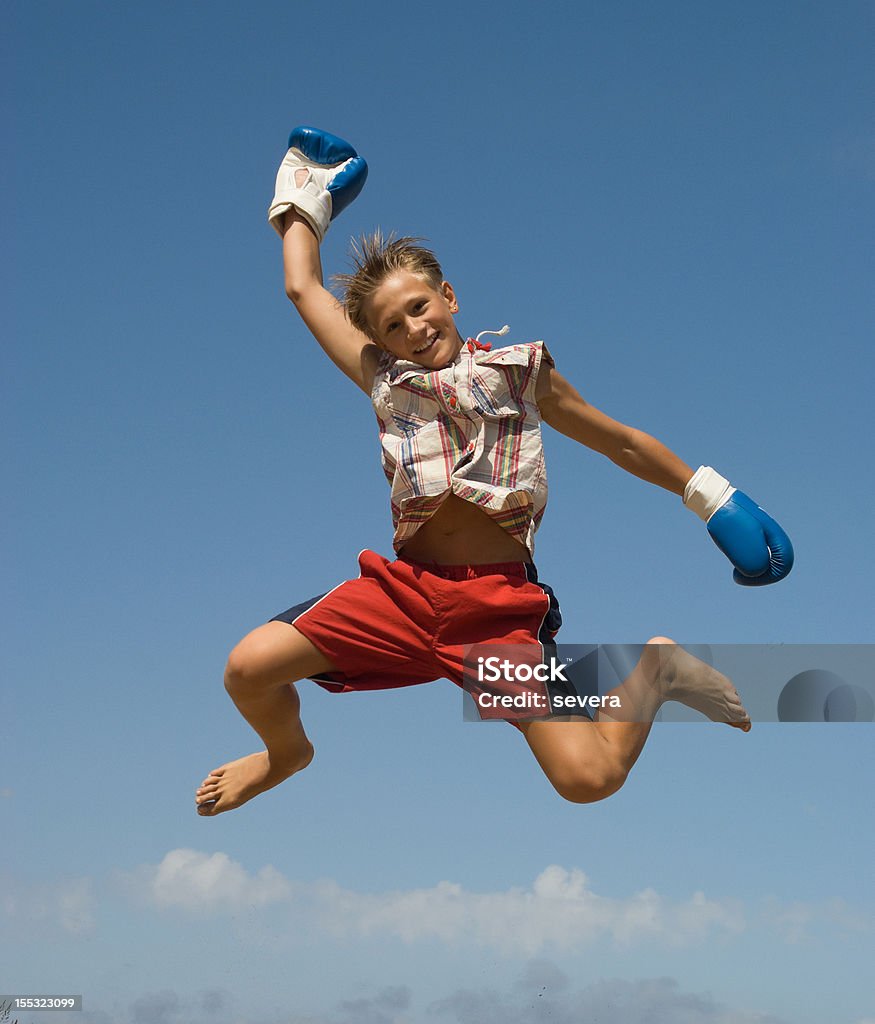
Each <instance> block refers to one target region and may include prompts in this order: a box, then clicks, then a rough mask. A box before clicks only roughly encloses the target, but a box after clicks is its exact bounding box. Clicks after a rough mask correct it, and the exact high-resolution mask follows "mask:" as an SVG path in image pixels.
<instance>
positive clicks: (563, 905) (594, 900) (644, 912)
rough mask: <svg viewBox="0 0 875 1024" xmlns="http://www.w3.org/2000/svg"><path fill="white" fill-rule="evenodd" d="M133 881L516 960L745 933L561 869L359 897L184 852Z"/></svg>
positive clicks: (163, 892)
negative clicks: (548, 952)
mask: <svg viewBox="0 0 875 1024" xmlns="http://www.w3.org/2000/svg"><path fill="white" fill-rule="evenodd" d="M128 882H129V884H131V885H132V886H133V887H134V888H136V889H137V891H138V893H139V894H140V895H141V896H142V897H145V899H146V900H147V902H149V903H151V904H152V905H153V906H157V907H159V908H171V907H178V908H182V909H186V910H191V911H219V910H232V909H236V908H240V907H244V906H246V907H253V906H260V907H266V906H268V905H270V904H283V903H285V904H291V903H294V905H295V915H296V917H297V918H298V919H301V917H302V916H306V918H307V919H308V920H309V921H310V922H311V925H312V926H314V927H318V928H319V929H320V930H321V931H323V932H325V933H328V934H331V935H334V936H338V937H342V936H348V935H369V936H370V935H385V936H389V937H395V938H400V939H402V940H404V941H406V942H416V941H418V940H421V939H432V938H436V939H439V940H442V941H444V942H446V943H448V944H456V943H459V942H472V943H474V944H475V945H478V946H484V947H489V948H493V949H496V950H500V951H502V952H505V953H509V954H524V955H533V954H535V953H537V952H538V951H540V950H542V949H544V948H545V947H548V946H550V945H555V946H556V947H558V948H563V949H568V948H572V947H574V946H577V945H580V944H581V943H588V942H594V941H596V940H604V939H606V938H607V939H611V940H613V941H614V942H615V943H617V944H618V945H623V946H625V945H630V944H632V943H636V942H641V941H646V940H648V939H650V940H653V939H657V940H659V941H660V942H670V943H678V944H682V943H685V942H689V941H693V940H697V939H700V938H701V937H703V936H704V935H706V934H707V933H709V932H712V931H720V932H724V933H725V932H738V931H740V930H742V929H743V928H744V926H745V920H744V915H743V913H742V911H741V909H740V908H739V907H738V906H736V905H735V904H732V903H729V902H725V901H714V900H709V899H708V898H707V897H706V896H705V895H704V893H701V892H696V893H694V894H693V895H692V896H691V897H690V898H689V899H687V900H683V901H673V900H669V899H666V898H665V897H663V896H660V895H659V894H658V893H657V892H655V891H654V890H653V889H645V890H643V891H641V892H639V893H636V894H634V895H632V896H629V897H627V898H625V899H612V898H609V897H605V896H600V895H598V894H597V893H595V892H594V891H593V889H592V887H591V885H590V883H589V880H588V879H587V877H586V875H585V874H584V873H583V872H582V871H580V870H578V869H576V868H575V869H572V870H570V871H569V870H567V869H566V868H563V867H559V866H557V865H552V866H551V867H548V868H546V869H545V870H544V871H542V872H541V874H539V875H538V877H537V878H536V879H535V880H534V882H533V884H532V885H531V887H528V888H511V889H505V890H496V891H492V892H473V891H471V890H468V889H465V888H463V886H461V885H460V884H459V883H458V882H449V881H442V882H438V883H437V884H436V885H434V886H431V887H428V888H422V889H408V890H395V891H389V892H383V893H360V892H355V891H353V890H350V889H344V888H343V887H342V886H340V885H339V884H338V883H337V882H335V881H332V880H323V881H318V882H315V883H313V884H311V885H306V886H305V885H302V884H300V883H294V884H293V883H292V882H290V881H289V880H288V879H286V878H284V877H283V876H282V875H281V874H280V873H279V872H278V871H276V870H275V869H274V868H273V867H270V866H268V867H265V868H262V869H261V870H260V871H259V872H258V873H257V874H250V873H248V872H247V871H246V869H245V868H244V867H243V866H242V865H240V864H238V863H237V862H235V861H233V860H231V858H230V857H228V856H227V854H224V853H213V854H207V853H202V852H199V851H196V850H185V849H181V850H171V851H170V852H169V853H168V854H167V855H166V856H165V857H164V859H163V860H162V861H161V863H160V864H158V865H156V866H146V867H144V868H141V869H140V870H139V871H138V872H136V873H135V875H133V876H128Z"/></svg>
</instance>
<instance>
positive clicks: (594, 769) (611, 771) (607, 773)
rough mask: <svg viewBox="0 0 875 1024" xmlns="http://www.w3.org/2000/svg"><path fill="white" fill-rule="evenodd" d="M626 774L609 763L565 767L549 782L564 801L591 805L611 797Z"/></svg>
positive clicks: (619, 786) (618, 767)
mask: <svg viewBox="0 0 875 1024" xmlns="http://www.w3.org/2000/svg"><path fill="white" fill-rule="evenodd" d="M626 776H627V772H626V771H625V770H624V769H623V768H621V767H620V766H619V765H614V764H611V763H605V764H599V765H593V764H573V765H568V766H566V767H565V768H564V769H563V770H562V771H561V772H559V773H557V775H556V776H555V777H554V778H551V779H550V781H551V782H552V783H553V788H554V789H555V790H556V792H557V793H558V794H559V795H560V796H561V797H562V798H563V799H564V800H568V801H570V802H571V803H573V804H592V803H596V802H597V801H598V800H605V799H606V798H607V797H609V796H613V794H614V793H616V792H617V790H618V789H620V788H621V787H622V785H623V783H624V782H625V781H626Z"/></svg>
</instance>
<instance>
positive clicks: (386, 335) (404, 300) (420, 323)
mask: <svg viewBox="0 0 875 1024" xmlns="http://www.w3.org/2000/svg"><path fill="white" fill-rule="evenodd" d="M365 308H366V314H367V319H368V323H369V324H370V326H371V330H372V331H373V333H374V338H375V340H376V341H377V343H378V344H379V345H380V346H381V347H382V348H385V349H386V350H387V351H388V352H391V353H392V355H393V356H396V357H397V358H398V359H407V360H410V361H412V362H414V363H419V365H420V366H425V367H427V368H429V369H431V370H438V369H440V368H441V367H444V366H448V365H449V364H450V363H451V362H452V361H453V360H454V359H455V358H456V356H457V355H458V354H459V350H460V348H461V347H462V338H461V337H460V335H459V332H458V330H457V328H456V322H455V320H453V313H455V312H456V310H457V309H458V308H459V307H458V303H457V301H456V296H455V293H454V292H453V289H452V286H451V285H450V284H449V283H448V282H447V281H444V282H443V283H442V284H441V286H440V288H435V287H434V286H433V285H432V284H431V283H430V282H429V281H428V280H427V279H426V278H424V277H420V276H419V274H414V273H412V272H411V271H409V270H401V271H399V272H398V273H397V274H393V275H392V276H391V277H387V278H386V280H385V281H383V283H382V284H381V285H380V286H379V287H378V288H377V290H376V291H375V292H374V294H373V295H372V296H371V297H370V298H369V299H368V302H367V304H366V307H365Z"/></svg>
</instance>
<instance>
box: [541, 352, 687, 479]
mask: <svg viewBox="0 0 875 1024" xmlns="http://www.w3.org/2000/svg"><path fill="white" fill-rule="evenodd" d="M536 397H537V401H538V408H539V410H540V412H541V419H542V420H543V421H544V422H545V423H549V424H550V426H551V427H553V428H554V430H558V431H559V433H560V434H565V436H566V437H570V438H572V440H574V441H579V442H580V443H581V444H583V445H586V447H587V448H592V449H593V451H597V452H600V453H601V454H602V455H606V456H607V457H608V458H609V459H610V460H611V461H612V462H615V463H616V464H617V465H618V466H620V467H621V468H622V469H625V470H626V471H627V472H629V473H632V474H634V475H635V476H637V477H640V478H641V479H642V480H647V481H649V482H650V483H652V484H658V485H659V486H660V487H664V488H665V489H666V490H667V491H672V492H673V493H675V494H683V493H684V488H685V487H686V485H687V483H688V482H689V480H690V478H691V477H692V476H693V471H692V469H691V468H690V467H689V466H688V465H687V464H686V463H685V462H683V461H682V460H681V459H679V458H678V456H677V455H675V454H674V452H672V451H670V450H669V449H668V448H666V447H665V445H664V444H662V442H660V441H657V440H656V438H655V437H651V436H650V435H649V434H645V433H644V432H643V431H641V430H636V429H635V428H634V427H629V426H626V424H624V423H620V422H619V421H618V420H613V419H611V417H610V416H606V415H605V414H604V413H603V412H600V411H599V410H598V409H596V408H595V407H594V406H592V405H590V404H589V403H588V402H586V401H585V400H584V399H583V397H582V396H581V395H580V394H579V393H578V392H577V391H576V390H575V388H574V387H572V385H571V384H569V383H568V381H567V380H565V378H564V377H562V376H561V375H560V374H558V373H557V372H556V371H555V370H554V369H553V367H551V366H549V365H548V364H547V363H546V362H544V363H543V364H542V366H541V371H540V373H539V374H538V384H537V391H536Z"/></svg>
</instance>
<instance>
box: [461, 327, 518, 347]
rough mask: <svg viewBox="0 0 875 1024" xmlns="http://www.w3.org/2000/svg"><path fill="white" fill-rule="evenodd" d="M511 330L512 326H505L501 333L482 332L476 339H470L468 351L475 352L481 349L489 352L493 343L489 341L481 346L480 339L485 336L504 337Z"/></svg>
mask: <svg viewBox="0 0 875 1024" xmlns="http://www.w3.org/2000/svg"><path fill="white" fill-rule="evenodd" d="M509 330H510V325H509V324H505V325H504V327H502V328H501V330H500V331H481V332H480V333H479V334H478V335H477V337H476V338H469V339H468V349H469V351H471V352H473V351H474V350H475V349H478V348H479V349H480V350H481V351H482V352H488V351H489V350H490V349H491V348H492V343H491V342H489V341H487V342H484V343H483V344H481V342H480V339H481V338H482V337H483V335H484V334H495V335H497V336H498V337H502V336H503V335H505V334H507V332H508V331H509Z"/></svg>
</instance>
